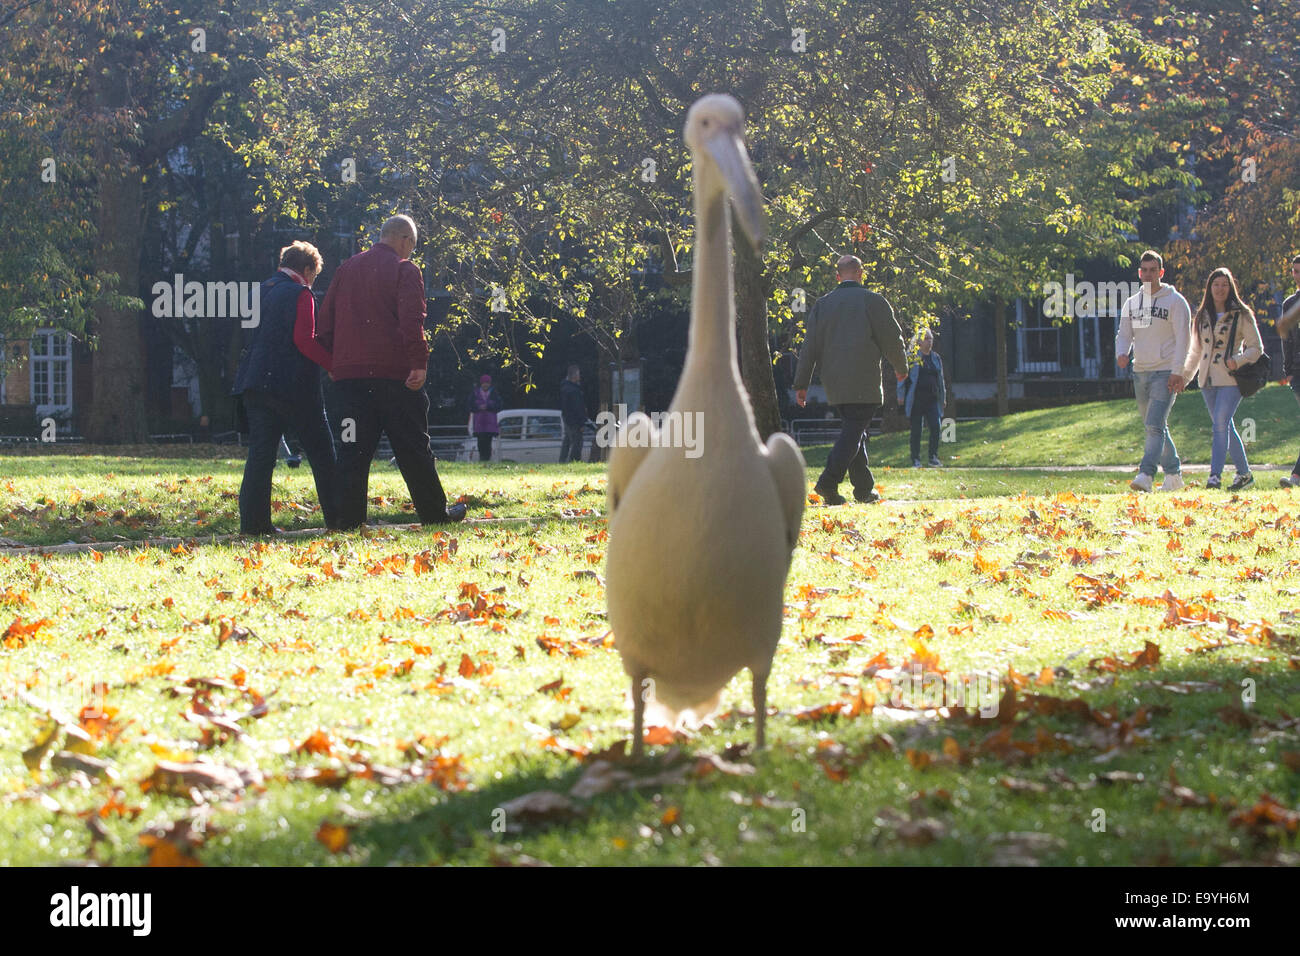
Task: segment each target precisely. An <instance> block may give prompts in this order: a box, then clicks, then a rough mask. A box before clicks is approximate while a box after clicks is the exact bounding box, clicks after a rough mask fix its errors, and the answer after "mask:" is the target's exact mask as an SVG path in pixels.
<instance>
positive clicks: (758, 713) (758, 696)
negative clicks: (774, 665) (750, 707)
mask: <svg viewBox="0 0 1300 956" xmlns="http://www.w3.org/2000/svg"><path fill="white" fill-rule="evenodd" d="M750 675H751V676H752V677H753V678H754V725H755V726H754V748H755V749H756V750H762V749H763V744H764V742H765V732H764V731H765V728H766V726H767V673H766V672H764V673H762V674H759V673H757V672H755V671H750Z"/></svg>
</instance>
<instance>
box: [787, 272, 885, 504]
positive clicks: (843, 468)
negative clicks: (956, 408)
mask: <svg viewBox="0 0 1300 956" xmlns="http://www.w3.org/2000/svg"><path fill="white" fill-rule="evenodd" d="M835 277H836V278H837V279H838V280H839V284H838V285H837V286H836V287H835V288H834V289H833V290H832V291H830V292H828V293H826V295H824V296H822V297H821V298H820V299H818V300H817V304H816V305H814V306H813V310H812V312H811V313H810V314H809V316H808V334H807V336H806V337H805V338H804V341H803V348H802V349H800V351H799V366H798V368H796V369H795V373H794V390H795V392H794V394H795V401H797V402H798V403H799V407H800V408H803V407H804V406H805V405H807V404H808V386H809V384H810V383H811V382H812V377H813V373H814V372H819V373H820V374H821V380H822V385H823V386H824V387H825V389H826V401H827V402H828V403H830V404H831V405H833V406H834V407H835V410H836V411H838V412H839V413H840V419H841V421H842V424H841V426H840V434H839V437H838V438H836V439H835V444H834V445H833V446H832V447H831V450H830V454H829V455H827V456H826V467H825V468H824V469H823V470H822V473H821V475H820V476H819V477H818V479H817V484H816V485H815V486H814V487H813V490H814V491H816V492H817V494H819V495H821V498H822V500H823V501H824V502H825V503H826V504H828V505H842V504H844V496H843V495H841V494H840V493H839V484H840V482H841V481H843V480H844V476H845V474H847V475H848V477H849V481H850V482H851V483H852V485H853V497H854V498H855V499H857V500H858V501H861V502H863V503H864V504H872V503H874V502H877V501H879V500H880V492H878V491H876V490H875V486H876V479H875V476H874V475H873V474H872V473H871V465H870V460H869V458H868V457H867V441H868V436H869V428H870V425H871V419H872V417H873V416H874V415H875V414H876V412H877V411H878V410H879V409H880V408H882V407H883V406H884V404H885V390H884V388H883V387H882V384H881V380H880V374H881V373H880V362H881V359H882V358H883V359H888V360H889V364H890V365H892V366H893V367H894V378H895V379H896V380H898V381H900V382H901V381H902V380H903V379H904V378H905V377H906V375H905V374H904V373H903V372H902V371H900V370H901V369H905V368H907V352H906V349H905V348H904V345H903V331H902V329H900V328H899V327H898V320H897V319H895V318H894V309H893V306H891V305H890V304H889V300H888V299H886V298H885V297H884V296H883V295H880V294H879V293H878V292H872V291H870V290H868V289H867V288H866V287H864V286H863V285H862V260H861V259H859V258H858V257H857V256H841V257H840V259H839V261H838V262H836V263H835Z"/></svg>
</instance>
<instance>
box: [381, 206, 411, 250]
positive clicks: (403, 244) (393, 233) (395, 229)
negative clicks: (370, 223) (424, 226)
mask: <svg viewBox="0 0 1300 956" xmlns="http://www.w3.org/2000/svg"><path fill="white" fill-rule="evenodd" d="M418 236H419V230H417V229H416V228H415V220H414V219H412V218H411V217H410V216H393V217H392V218H391V219H389V220H388V221H387V222H385V223H384V225H383V226H382V227H381V228H380V230H379V241H380V242H382V243H383V244H384V245H386V246H391V247H392V248H393V249H395V250H396V251H397V254H398V255H399V256H401V257H402V258H403V259H409V258H411V253H412V252H414V251H415V240H416V238H417V237H418Z"/></svg>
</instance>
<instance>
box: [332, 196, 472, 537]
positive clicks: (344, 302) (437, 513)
mask: <svg viewBox="0 0 1300 956" xmlns="http://www.w3.org/2000/svg"><path fill="white" fill-rule="evenodd" d="M416 237H417V232H416V228H415V222H414V221H413V220H412V219H411V218H410V217H409V216H394V217H393V218H391V219H389V220H388V221H387V222H385V223H384V226H383V229H382V230H381V231H380V233H379V242H377V243H376V244H375V245H374V246H372V247H371V248H370V250H369V251H367V252H363V253H361V254H360V255H355V256H353V257H352V258H351V259H348V260H347V261H346V262H344V263H343V264H342V265H340V266H339V268H338V271H337V272H336V273H335V274H334V280H333V281H332V282H331V283H330V287H329V291H328V292H327V293H326V294H325V301H324V302H323V303H322V305H321V313H320V317H319V319H318V320H317V323H316V339H317V340H318V341H319V342H320V343H321V345H323V346H324V347H325V348H326V349H327V350H328V351H330V352H331V353H333V357H334V364H333V368H332V369H331V371H330V377H331V378H333V379H334V381H335V385H336V396H337V407H338V414H339V419H340V423H341V431H342V434H341V436H340V437H341V438H342V441H341V442H340V443H339V447H340V454H339V527H340V528H342V529H343V530H348V529H351V528H355V527H357V526H358V525H360V524H362V523H364V522H365V520H366V494H367V488H368V485H369V483H370V462H371V460H372V459H373V458H374V457H375V449H376V448H377V447H378V446H379V436H380V434H381V433H382V432H387V433H388V440H389V442H390V443H391V444H392V446H393V454H394V456H396V458H397V467H398V468H399V469H401V472H402V478H403V479H405V481H406V487H407V489H408V490H409V491H410V493H411V500H412V502H413V503H414V504H415V511H416V514H418V515H419V516H420V522H421V523H422V524H445V523H447V522H450V521H459V520H461V519H462V518H464V517H465V506H464V505H462V504H457V505H452V506H451V507H450V508H448V507H447V496H446V494H445V493H444V492H443V490H442V482H441V481H439V480H438V469H437V467H436V466H435V464H434V460H433V453H432V451H430V449H429V421H428V415H429V399H428V396H426V395H425V394H424V390H423V389H424V377H425V373H426V369H427V366H428V361H429V350H428V347H427V346H426V345H425V344H424V316H425V306H424V278H423V277H422V276H421V275H420V268H419V266H417V265H416V264H415V263H414V262H411V260H410V256H411V253H412V252H413V251H414V250H415V243H416Z"/></svg>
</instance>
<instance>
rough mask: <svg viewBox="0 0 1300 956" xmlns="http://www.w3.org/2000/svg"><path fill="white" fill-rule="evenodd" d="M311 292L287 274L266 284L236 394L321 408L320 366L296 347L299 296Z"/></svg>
mask: <svg viewBox="0 0 1300 956" xmlns="http://www.w3.org/2000/svg"><path fill="white" fill-rule="evenodd" d="M304 291H307V294H308V295H310V294H311V293H310V291H308V290H307V289H306V287H305V286H303V285H302V284H301V283H299V282H297V281H296V280H294V279H293V278H292V277H291V276H289V275H286V274H285V273H283V272H277V273H276V274H275V275H273V276H271V278H269V279H267V280H266V281H265V282H263V283H262V288H261V296H262V298H261V305H260V321H259V322H258V324H257V327H256V328H253V329H249V330H247V331H248V332H251V333H252V340H251V341H250V342H249V343H248V344H247V345H246V346H244V353H243V355H241V356H240V359H239V371H238V372H237V373H236V374H235V387H234V389H233V393H234V394H235V395H241V394H243V393H244V392H246V391H257V392H265V393H266V394H268V395H271V396H272V397H274V398H278V399H281V400H283V401H289V402H294V403H299V402H309V403H312V404H321V403H322V399H321V389H320V366H319V365H317V364H316V363H315V362H313V361H312V360H311V359H309V358H307V356H305V355H303V354H302V352H300V351H299V350H298V346H296V345H294V343H293V327H294V325H295V323H296V322H297V320H298V296H299V295H300V294H302V293H303V292H304Z"/></svg>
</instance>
